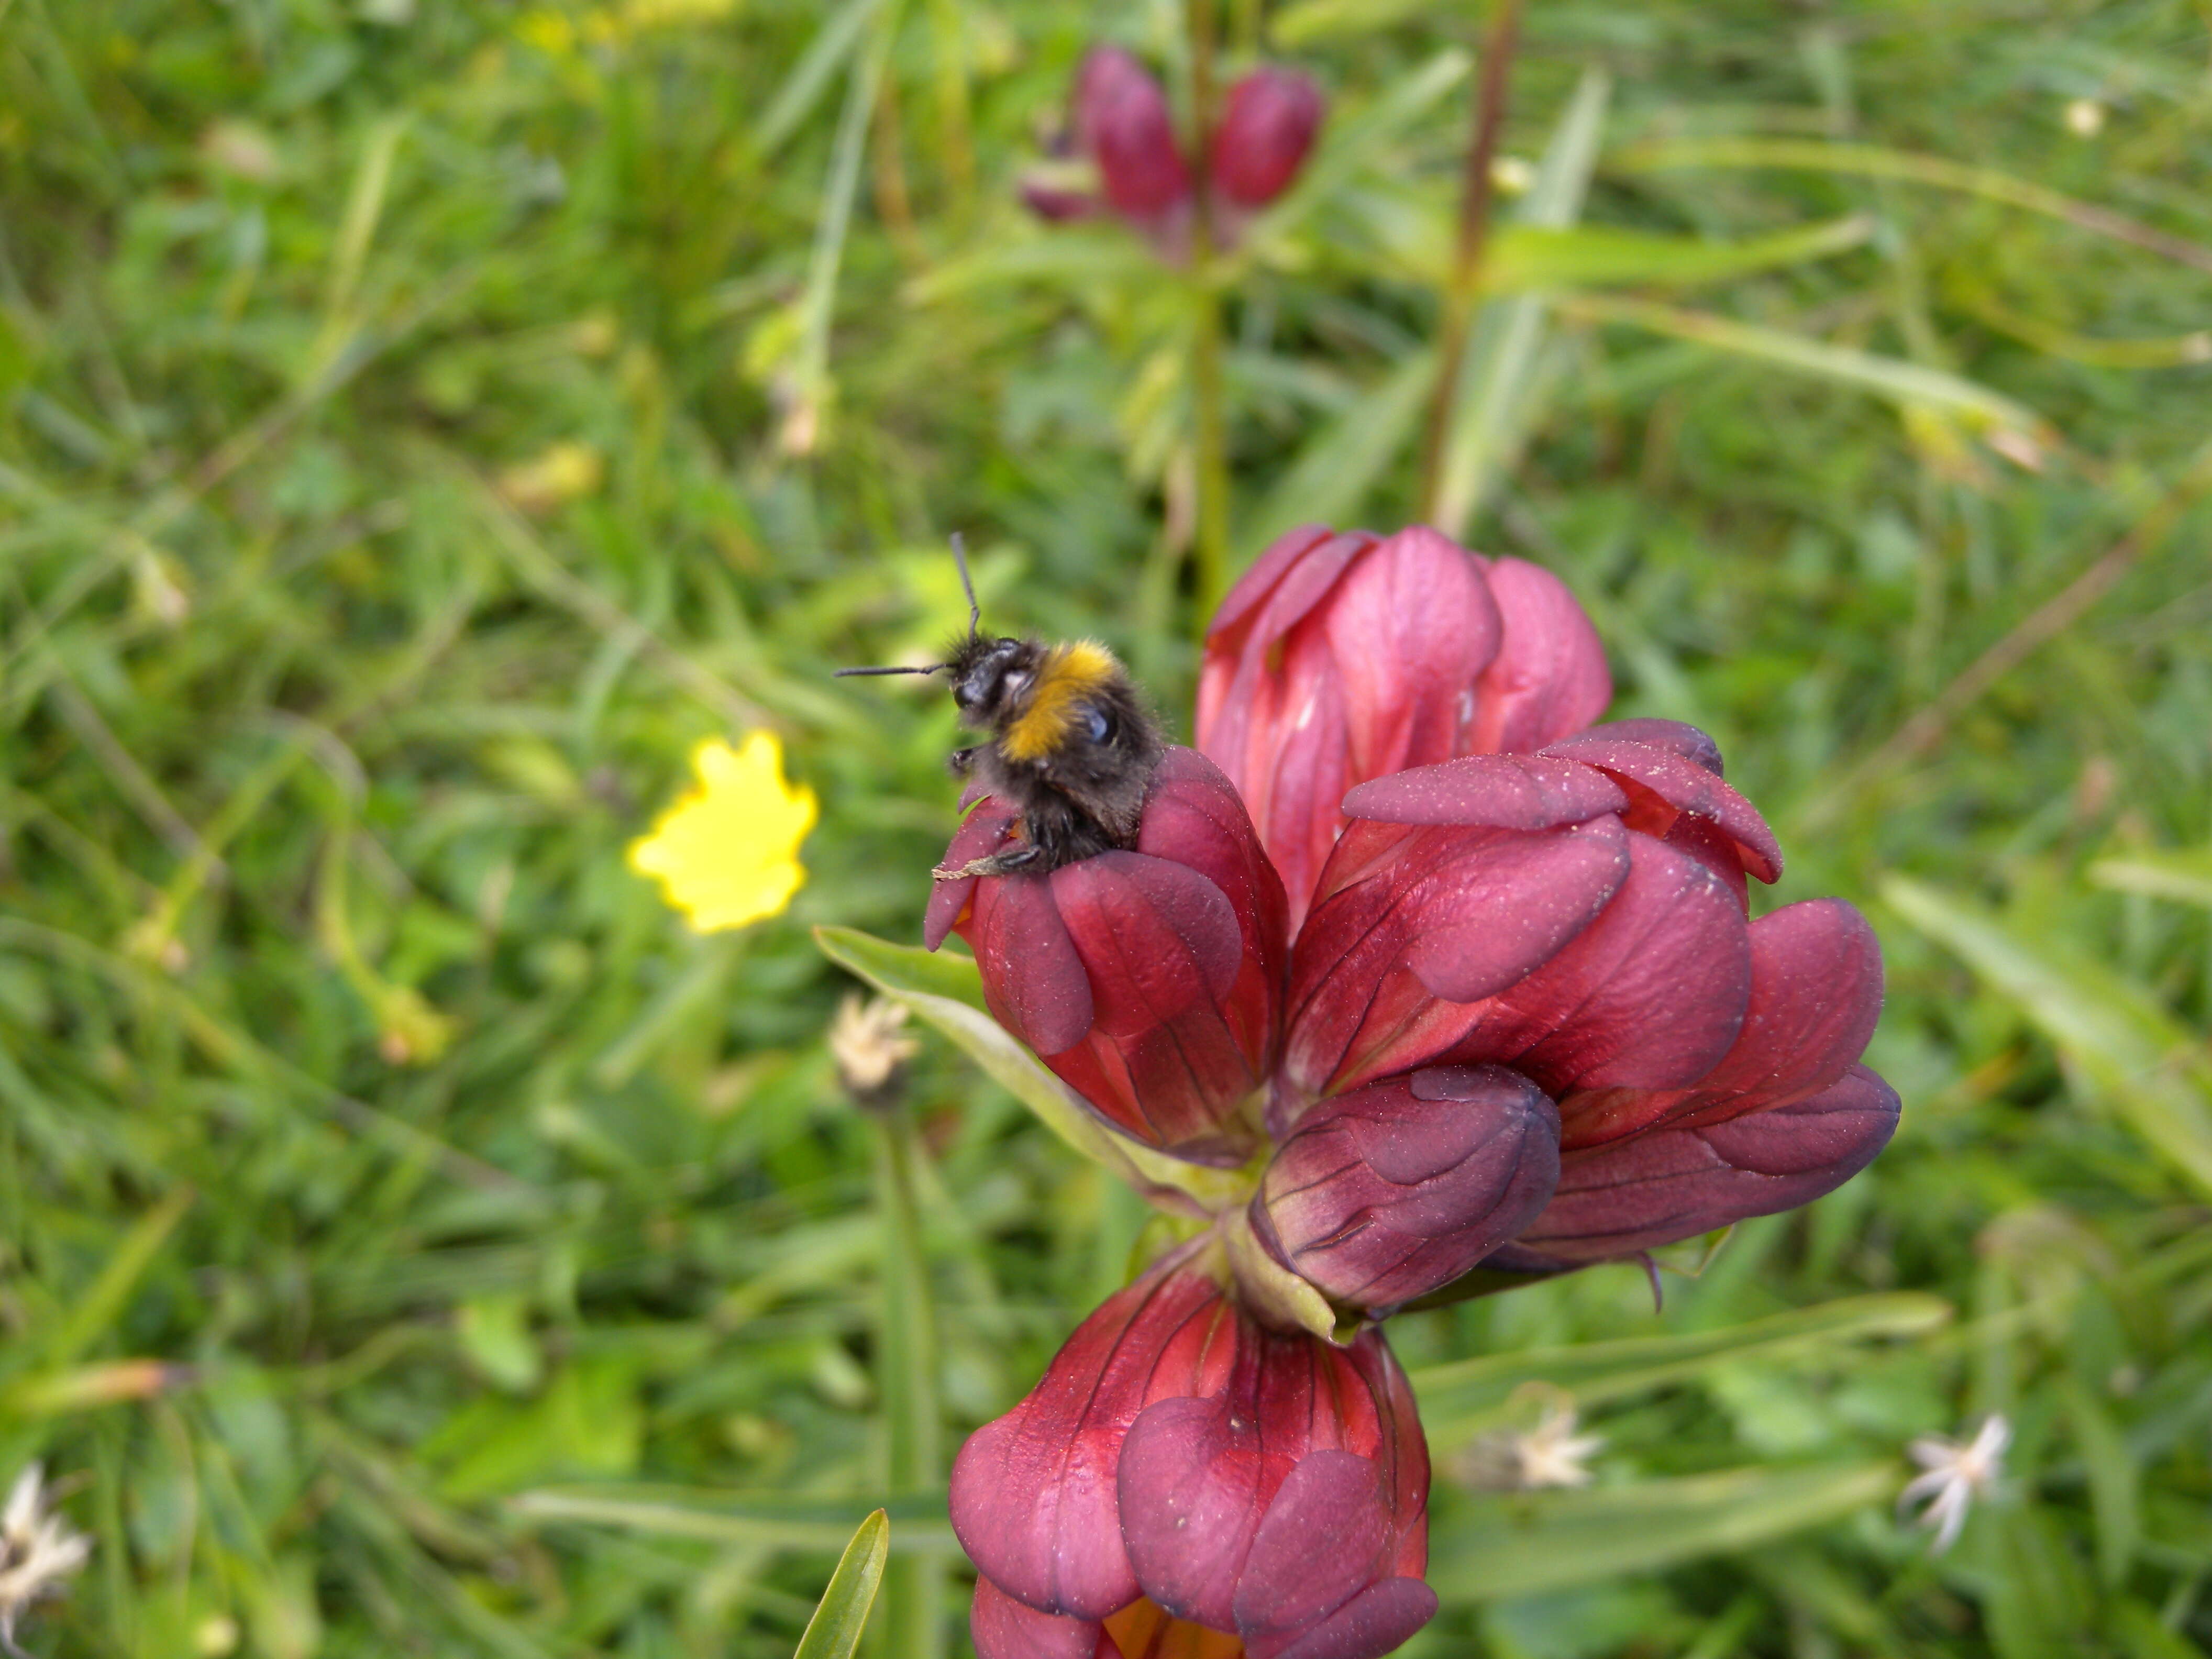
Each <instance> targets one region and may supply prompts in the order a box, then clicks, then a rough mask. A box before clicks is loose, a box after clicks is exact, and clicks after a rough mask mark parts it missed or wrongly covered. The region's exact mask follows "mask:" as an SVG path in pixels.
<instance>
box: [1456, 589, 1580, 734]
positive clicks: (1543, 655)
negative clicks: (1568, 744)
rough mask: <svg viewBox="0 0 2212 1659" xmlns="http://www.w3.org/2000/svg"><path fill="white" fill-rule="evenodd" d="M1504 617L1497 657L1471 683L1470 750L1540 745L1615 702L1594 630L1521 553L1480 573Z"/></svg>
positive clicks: (1577, 728)
mask: <svg viewBox="0 0 2212 1659" xmlns="http://www.w3.org/2000/svg"><path fill="white" fill-rule="evenodd" d="M1486 574H1487V576H1488V578H1489V580H1490V591H1491V592H1492V594H1494V595H1495V596H1496V597H1497V599H1498V611H1500V613H1501V614H1502V615H1503V616H1504V619H1505V636H1504V641H1503V642H1502V644H1501V645H1500V647H1499V649H1498V655H1497V656H1496V657H1495V658H1493V659H1492V660H1491V663H1490V665H1489V666H1488V667H1487V668H1486V669H1484V670H1483V671H1482V678H1481V679H1480V681H1479V682H1478V683H1477V684H1476V687H1475V711H1474V732H1473V734H1472V738H1471V741H1470V742H1469V744H1468V749H1469V750H1470V752H1472V753H1474V754H1495V753H1499V752H1509V751H1510V752H1525V751H1527V750H1532V749H1541V748H1542V747H1543V746H1544V745H1545V744H1547V743H1553V742H1556V741H1557V740H1558V739H1559V738H1564V737H1565V736H1566V735H1567V733H1569V732H1579V731H1581V730H1582V728H1583V727H1584V726H1588V725H1589V723H1590V722H1591V721H1592V720H1595V719H1596V718H1597V717H1598V716H1599V715H1600V714H1603V713H1604V712H1605V706H1606V704H1607V703H1609V702H1612V701H1613V676H1612V675H1611V674H1610V673H1609V672H1608V671H1607V669H1606V665H1605V647H1604V646H1603V645H1602V644H1601V643H1600V642H1599V640H1598V637H1597V629H1595V628H1594V627H1592V626H1591V625H1590V619H1589V617H1587V616H1585V615H1584V614H1583V608H1582V606H1581V605H1579V604H1577V602H1576V599H1575V596H1574V595H1573V594H1572V593H1571V592H1568V591H1567V586H1566V584H1565V582H1563V581H1561V580H1559V578H1558V577H1557V576H1554V575H1553V574H1552V573H1551V572H1550V571H1548V570H1546V569H1543V568H1541V567H1539V566H1536V565H1533V564H1530V563H1528V562H1527V561H1526V560H1522V559H1498V560H1494V561H1492V562H1491V564H1490V566H1489V567H1488V569H1487V571H1486Z"/></svg>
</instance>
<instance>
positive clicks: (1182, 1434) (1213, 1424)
mask: <svg viewBox="0 0 2212 1659" xmlns="http://www.w3.org/2000/svg"><path fill="white" fill-rule="evenodd" d="M1235 1398H1236V1395H1235V1391H1234V1390H1232V1391H1231V1393H1229V1394H1224V1395H1215V1396H1213V1397H1212V1398H1211V1399H1206V1400H1188V1399H1185V1400H1163V1401H1160V1402H1159V1403H1158V1404H1157V1405H1153V1406H1148V1407H1146V1408H1145V1410H1144V1411H1143V1413H1140V1414H1139V1417H1138V1419H1137V1420H1136V1421H1135V1422H1134V1423H1133V1424H1132V1425H1130V1428H1129V1437H1128V1438H1127V1441H1125V1442H1124V1443H1123V1444H1122V1448H1121V1466H1120V1470H1119V1473H1118V1475H1117V1477H1116V1486H1115V1489H1116V1491H1117V1492H1118V1493H1119V1495H1120V1502H1121V1537H1122V1541H1123V1542H1124V1543H1125V1544H1126V1545H1127V1548H1128V1552H1129V1562H1130V1565H1132V1566H1133V1568H1134V1569H1135V1570H1136V1574H1137V1582H1138V1583H1139V1584H1141V1585H1142V1586H1143V1587H1144V1590H1145V1594H1146V1595H1147V1596H1149V1597H1151V1598H1152V1600H1153V1601H1157V1602H1158V1603H1159V1605H1160V1606H1161V1607H1164V1608H1166V1609H1167V1610H1168V1611H1169V1612H1170V1613H1173V1614H1174V1615H1175V1616H1176V1618H1178V1619H1187V1620H1190V1621H1191V1622H1192V1623H1194V1624H1199V1625H1211V1626H1213V1628H1215V1629H1216V1630H1229V1629H1233V1628H1234V1627H1235V1622H1236V1614H1235V1611H1234V1607H1235V1601H1236V1594H1237V1576H1238V1575H1239V1574H1240V1573H1241V1572H1243V1570H1244V1559H1245V1556H1246V1554H1247V1553H1249V1551H1250V1549H1251V1547H1252V1537H1253V1534H1254V1533H1255V1531H1256V1530H1257V1529H1258V1527H1259V1522H1260V1510H1261V1479H1262V1475H1263V1469H1262V1467H1261V1464H1262V1459H1263V1456H1264V1455H1265V1454H1266V1453H1267V1451H1268V1450H1270V1449H1272V1450H1273V1451H1274V1453H1275V1455H1276V1456H1277V1457H1278V1458H1280V1457H1282V1456H1283V1455H1285V1450H1284V1449H1280V1448H1267V1447H1264V1446H1262V1444H1261V1438H1260V1425H1259V1422H1258V1419H1257V1416H1256V1414H1255V1413H1254V1412H1253V1411H1252V1410H1251V1409H1250V1402H1249V1400H1248V1401H1243V1402H1242V1406H1243V1409H1242V1410H1241V1411H1240V1410H1239V1409H1238V1408H1237V1406H1234V1405H1232V1403H1231V1402H1232V1401H1234V1400H1235ZM1288 1455H1291V1456H1296V1455H1297V1449H1295V1448H1293V1449H1289V1451H1288Z"/></svg>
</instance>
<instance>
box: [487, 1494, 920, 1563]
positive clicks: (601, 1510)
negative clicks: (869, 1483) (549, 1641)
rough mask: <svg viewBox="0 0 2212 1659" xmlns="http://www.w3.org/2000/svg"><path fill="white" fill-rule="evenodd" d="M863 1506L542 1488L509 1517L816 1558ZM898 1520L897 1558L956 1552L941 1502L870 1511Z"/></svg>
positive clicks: (909, 1497) (852, 1501)
mask: <svg viewBox="0 0 2212 1659" xmlns="http://www.w3.org/2000/svg"><path fill="white" fill-rule="evenodd" d="M868 1504H869V1500H868V1499H866V1498H804V1497H794V1496H793V1495H791V1494H789V1493H787V1492H705V1491H701V1490H699V1489H697V1488H695V1487H690V1486H635V1485H631V1484H629V1483H627V1482H625V1483H623V1484H620V1485H614V1486H600V1485H593V1486H581V1487H575V1486H544V1487H538V1488H536V1489H533V1490H532V1491H530V1492H518V1493H516V1494H515V1496H514V1497H513V1498H510V1499H509V1500H508V1502H507V1512H508V1513H509V1514H511V1515H513V1516H515V1517H516V1518H517V1519H519V1520H523V1521H532V1522H580V1523H582V1524H586V1525H590V1526H602V1527H621V1528H626V1529H627V1530H629V1531H632V1532H641V1533H649V1534H655V1535H658V1536H659V1537H663V1538H699V1539H704V1540H706V1541H708V1542H710V1543H717V1544H745V1545H751V1546H756V1547H757V1546H762V1545H765V1546H768V1547H770V1548H777V1549H788V1550H799V1551H811V1552H821V1551H825V1550H834V1549H837V1548H839V1547H842V1545H843V1544H844V1542H845V1540H846V1539H847V1538H848V1536H849V1535H850V1534H851V1533H852V1530H853V1525H854V1522H853V1512H854V1510H865V1508H866V1507H867V1506H868ZM874 1507H875V1511H876V1513H877V1514H878V1515H888V1516H890V1517H891V1518H892V1519H894V1520H896V1522H898V1523H899V1524H898V1530H897V1532H896V1533H895V1534H893V1535H892V1542H893V1547H895V1548H896V1549H897V1550H898V1552H899V1553H901V1554H902V1555H903V1554H909V1553H915V1554H936V1555H943V1554H946V1553H952V1552H957V1550H958V1549H959V1547H960V1546H959V1543H958V1541H957V1540H956V1539H955V1538H954V1537H953V1535H952V1523H951V1522H950V1521H948V1520H947V1519H946V1518H945V1495H944V1494H943V1493H942V1492H938V1493H934V1494H930V1495H917V1494H911V1493H909V1494H906V1495H903V1496H901V1497H896V1498H888V1499H886V1500H885V1501H884V1502H883V1503H881V1504H877V1505H875V1506H874Z"/></svg>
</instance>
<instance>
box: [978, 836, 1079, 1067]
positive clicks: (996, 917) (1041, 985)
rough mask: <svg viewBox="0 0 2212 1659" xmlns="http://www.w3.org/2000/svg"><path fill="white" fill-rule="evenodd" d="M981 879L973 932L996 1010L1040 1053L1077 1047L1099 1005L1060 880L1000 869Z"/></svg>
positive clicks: (985, 997)
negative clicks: (1064, 907) (1063, 910)
mask: <svg viewBox="0 0 2212 1659" xmlns="http://www.w3.org/2000/svg"><path fill="white" fill-rule="evenodd" d="M1070 867H1071V868H1073V866H1070ZM975 885H976V892H975V897H974V900H973V903H974V908H975V920H974V922H973V924H972V925H971V926H970V927H969V929H968V932H967V938H968V942H969V945H971V946H972V947H973V948H974V950H975V960H976V963H978V965H980V966H981V969H982V972H983V1000H985V1001H986V1002H987V1004H989V1005H990V1009H991V1012H992V1014H993V1015H994V1017H995V1018H997V1019H998V1021H999V1023H1000V1024H1001V1025H1004V1026H1005V1027H1006V1029H1007V1030H1010V1031H1012V1033H1013V1034H1014V1035H1015V1036H1018V1037H1019V1038H1021V1040H1022V1041H1023V1042H1026V1043H1028V1044H1029V1045H1030V1048H1034V1049H1036V1051H1037V1053H1039V1054H1047V1055H1050V1054H1059V1053H1060V1052H1061V1051H1062V1050H1063V1049H1067V1048H1073V1047H1074V1046H1075V1045H1076V1044H1077V1043H1079V1042H1082V1041H1083V1039H1084V1038H1085V1036H1088V1035H1089V1034H1090V1030H1091V1021H1092V1015H1093V1006H1094V1005H1093V999H1092V996H1091V979H1090V976H1089V975H1088V974H1086V973H1085V962H1084V958H1083V957H1082V956H1081V955H1080V954H1079V952H1078V951H1077V949H1076V945H1075V941H1074V939H1073V937H1072V936H1071V935H1070V933H1069V932H1068V927H1067V923H1066V921H1065V920H1064V919H1063V918H1062V916H1061V914H1060V906H1059V904H1058V903H1057V902H1056V898H1057V895H1056V893H1055V891H1054V886H1053V884H1052V883H1051V882H1050V881H1049V880H1048V879H1047V878H1043V877H1040V876H994V877H990V878H987V881H978V882H977V883H976V884H975Z"/></svg>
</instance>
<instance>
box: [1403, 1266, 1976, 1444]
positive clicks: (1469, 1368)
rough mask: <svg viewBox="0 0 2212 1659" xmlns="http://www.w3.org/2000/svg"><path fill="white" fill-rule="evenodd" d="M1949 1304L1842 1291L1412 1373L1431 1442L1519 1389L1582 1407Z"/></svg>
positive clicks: (1791, 1354)
mask: <svg viewBox="0 0 2212 1659" xmlns="http://www.w3.org/2000/svg"><path fill="white" fill-rule="evenodd" d="M1951 1313H1952V1310H1951V1304H1949V1303H1948V1302H1945V1301H1944V1300H1943V1299H1942V1297H1934V1296H1926V1295H1923V1294H1920V1293H1919V1292H1917V1291H1893V1292H1891V1293H1888V1294H1885V1295H1881V1296H1854V1297H1844V1299H1842V1300H1841V1301H1837V1302H1827V1303H1823V1304H1820V1306H1818V1307H1813V1308H1798V1309H1793V1310H1791V1311H1790V1312H1788V1313H1781V1314H1775V1315H1773V1316H1771V1317H1769V1318H1765V1319H1754V1320H1753V1321H1751V1322H1749V1323H1748V1324H1744V1325H1735V1326H1731V1327H1729V1328H1727V1329H1725V1330H1718V1331H1699V1332H1696V1333H1693V1334H1690V1335H1686V1336H1636V1337H1626V1338H1622V1339H1620V1340H1615V1341H1612V1342H1585V1343H1579V1344H1577V1345H1575V1346H1571V1347H1559V1348H1534V1349H1530V1350H1529V1351H1528V1352H1524V1353H1502V1354H1486V1355H1484V1356H1483V1357H1482V1358H1479V1359H1465V1360H1461V1361H1459V1362H1458V1363H1456V1364H1449V1365H1429V1366H1424V1367H1422V1368H1420V1369H1419V1370H1414V1371H1413V1372H1411V1373H1409V1380H1410V1381H1411V1382H1412V1383H1413V1392H1414V1393H1415V1395H1418V1396H1419V1399H1420V1402H1421V1417H1422V1419H1423V1421H1424V1422H1425V1423H1426V1424H1427V1425H1428V1431H1429V1438H1430V1440H1431V1443H1435V1444H1438V1445H1450V1444H1454V1443H1458V1442H1460V1441H1463V1440H1466V1439H1468V1438H1469V1437H1472V1436H1474V1434H1477V1433H1480V1431H1482V1430H1484V1429H1486V1428H1487V1427H1489V1426H1491V1425H1492V1423H1494V1422H1495V1421H1496V1420H1498V1417H1499V1415H1500V1412H1499V1408H1500V1407H1503V1406H1504V1404H1505V1402H1506V1401H1507V1399H1508V1398H1509V1397H1510V1395H1512V1393H1513V1391H1514V1390H1515V1389H1518V1388H1521V1387H1522V1386H1523V1385H1524V1384H1527V1383H1548V1384H1549V1385H1551V1386H1552V1387H1553V1388H1555V1389H1561V1390H1563V1391H1565V1392H1566V1393H1568V1394H1571V1395H1573V1396H1574V1399H1575V1403H1576V1404H1577V1406H1580V1407H1589V1406H1592V1405H1595V1404H1597V1403H1599V1402H1600V1401H1607V1400H1618V1399H1620V1398H1622V1397H1624V1396H1626V1395H1633V1394H1641V1393H1643V1392H1644V1390H1646V1389H1656V1388H1663V1387H1666V1386H1668V1384H1671V1383H1681V1382H1686V1381H1688V1380H1689V1379H1691V1378H1692V1377H1695V1376H1700V1375H1702V1374H1703V1373H1705V1371H1707V1370H1711V1369H1713V1368H1714V1367H1716V1366H1718V1365H1722V1364H1733V1363H1735V1362H1737V1361H1741V1360H1744V1359H1749V1358H1758V1359H1762V1360H1766V1361H1770V1362H1771V1361H1775V1360H1779V1359H1784V1358H1796V1357H1801V1356H1808V1355H1817V1354H1820V1353H1821V1352H1823V1351H1825V1350H1829V1349H1834V1348H1840V1347H1842V1346H1844V1345H1846V1344H1849V1343H1855V1342H1866V1341H1871V1340H1876V1339H1878V1338H1901V1337H1913V1336H1923V1335H1925V1334H1927V1333H1928V1332H1929V1331H1932V1330H1935V1329H1936V1328H1938V1327H1939V1326H1942V1325H1943V1324H1945V1323H1946V1322H1948V1321H1949V1319H1950V1317H1951Z"/></svg>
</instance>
